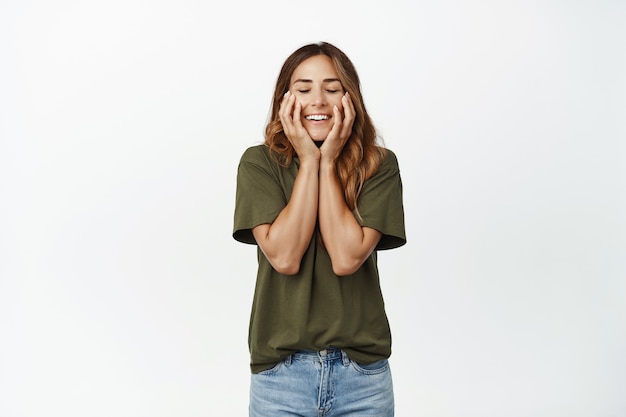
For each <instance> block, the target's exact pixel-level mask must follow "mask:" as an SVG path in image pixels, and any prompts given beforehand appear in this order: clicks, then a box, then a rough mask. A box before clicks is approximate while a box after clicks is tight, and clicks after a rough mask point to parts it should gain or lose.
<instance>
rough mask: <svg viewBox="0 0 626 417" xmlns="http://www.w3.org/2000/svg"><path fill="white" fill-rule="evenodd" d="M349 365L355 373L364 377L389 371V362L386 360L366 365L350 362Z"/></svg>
mask: <svg viewBox="0 0 626 417" xmlns="http://www.w3.org/2000/svg"><path fill="white" fill-rule="evenodd" d="M350 365H351V366H352V368H353V369H354V370H355V371H357V372H359V373H361V374H364V375H376V374H381V373H383V372H386V371H387V370H389V361H388V360H387V359H381V360H379V361H376V362H372V363H368V364H363V363H357V362H355V361H350Z"/></svg>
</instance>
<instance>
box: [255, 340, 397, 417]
mask: <svg viewBox="0 0 626 417" xmlns="http://www.w3.org/2000/svg"><path fill="white" fill-rule="evenodd" d="M393 409H394V402H393V385H392V382H391V370H390V369H389V363H388V362H387V360H386V359H383V360H381V361H378V362H374V363H372V364H369V365H362V364H357V363H356V362H354V361H351V360H350V359H348V356H347V355H346V354H345V353H344V352H342V351H341V350H338V349H330V348H329V349H324V350H322V351H320V352H311V351H301V352H298V353H295V354H293V355H291V356H289V357H287V358H286V359H285V360H283V361H282V362H279V363H278V364H277V365H276V366H274V367H273V368H270V369H267V370H265V371H263V372H261V373H258V374H252V380H251V383H250V408H249V410H250V417H283V416H299V417H321V416H328V417H340V416H341V417H348V416H350V417H353V416H354V417H356V416H376V417H392V416H393Z"/></svg>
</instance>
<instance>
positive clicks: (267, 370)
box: [257, 361, 284, 375]
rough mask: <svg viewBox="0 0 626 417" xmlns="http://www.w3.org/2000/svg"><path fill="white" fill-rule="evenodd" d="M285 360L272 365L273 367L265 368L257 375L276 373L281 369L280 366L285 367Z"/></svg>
mask: <svg viewBox="0 0 626 417" xmlns="http://www.w3.org/2000/svg"><path fill="white" fill-rule="evenodd" d="M283 364H284V361H280V362H278V363H277V364H276V365H274V366H272V367H271V368H268V369H265V370H263V371H261V372H259V373H258V374H257V375H272V374H275V373H276V372H278V371H279V370H280V368H282V367H283Z"/></svg>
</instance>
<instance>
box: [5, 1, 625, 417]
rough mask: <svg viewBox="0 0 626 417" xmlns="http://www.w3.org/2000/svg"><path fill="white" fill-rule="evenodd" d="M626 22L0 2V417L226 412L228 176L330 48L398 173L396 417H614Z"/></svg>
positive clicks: (620, 363) (419, 6) (500, 9)
mask: <svg viewBox="0 0 626 417" xmlns="http://www.w3.org/2000/svg"><path fill="white" fill-rule="evenodd" d="M624 22H626V2H624V1H617V0H615V1H611V0H589V1H577V0H572V1H565V0H563V1H556V0H548V1H539V0H534V1H523V0H515V1H496V0H484V1H461V0H444V1H436V2H435V1H432V2H425V1H397V2H393V1H387V2H376V3H374V2H371V3H368V2H364V1H341V2H339V1H338V2H326V3H319V2H302V3H297V2H292V1H286V0H285V1H266V2H253V1H250V2H240V1H232V2H220V3H219V4H217V3H213V2H201V1H191V0H183V1H173V0H162V1H139V0H123V1H122V0H109V1H106V2H105V1H99V2H90V1H76V0H57V1H53V2H48V1H41V0H39V1H37V0H35V1H27V0H24V1H17V0H12V1H11V0H2V1H1V2H0V60H1V61H0V415H1V416H3V417H34V416H65V417H73V416H81V417H83V416H90V417H92V416H93V417H97V416H107V417H108V416H123V417H125V416H128V417H137V416H150V417H155V416H157V417H158V416H185V417H186V416H189V417H191V416H244V415H246V413H247V411H246V410H247V401H248V398H247V395H248V393H247V390H248V379H249V370H248V352H247V325H248V315H249V309H250V303H251V297H252V290H253V285H254V278H255V266H256V265H255V264H256V259H255V254H256V253H255V250H254V247H252V246H247V245H241V244H238V243H236V242H235V241H234V240H233V239H232V238H231V227H232V212H233V205H234V192H235V173H236V168H237V163H238V160H239V157H240V155H241V153H242V152H243V151H244V149H245V148H246V147H248V146H250V145H254V144H256V143H259V142H260V141H261V140H262V133H263V128H264V124H265V121H266V118H267V114H268V110H269V104H270V99H271V94H272V89H273V84H274V82H275V79H276V76H277V75H278V70H279V68H280V66H281V64H282V62H283V61H284V59H285V58H286V57H287V56H288V55H289V54H290V53H291V52H292V51H293V50H295V49H296V48H298V47H299V46H301V45H303V44H305V43H309V42H313V41H318V40H327V41H330V42H332V43H334V44H336V45H337V46H338V47H340V48H341V49H343V50H344V51H345V52H346V53H347V54H348V56H350V58H351V59H352V60H353V61H354V63H355V64H356V66H357V69H358V70H359V73H360V75H361V78H362V80H361V81H362V84H363V92H364V96H365V100H366V104H367V106H368V109H369V111H370V113H371V115H372V117H373V119H374V122H375V123H376V125H377V127H378V129H379V131H380V133H381V135H382V136H383V137H384V140H385V143H386V145H387V146H388V147H389V148H391V149H393V150H394V151H395V152H396V154H397V155H398V158H399V162H400V164H401V172H402V176H403V181H404V191H405V210H406V225H407V236H408V243H407V245H406V246H405V247H403V248H400V249H397V250H394V251H389V252H385V253H381V254H380V269H381V274H382V285H383V291H384V293H385V297H386V303H387V308H388V315H389V319H390V322H391V325H392V331H393V335H394V354H393V356H392V367H393V372H394V383H395V390H396V403H397V409H396V414H397V415H399V416H424V417H474V416H475V417H491V416H493V417H496V416H497V417H500V416H509V417H516V416H519V417H522V416H523V417H526V416H537V417H561V416H563V417H623V416H626V395H625V394H624V393H626V24H624Z"/></svg>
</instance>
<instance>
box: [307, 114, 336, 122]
mask: <svg viewBox="0 0 626 417" xmlns="http://www.w3.org/2000/svg"><path fill="white" fill-rule="evenodd" d="M304 118H305V119H307V120H311V121H315V122H319V121H322V120H328V119H330V116H329V115H327V114H310V115H308V116H305V117H304Z"/></svg>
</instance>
